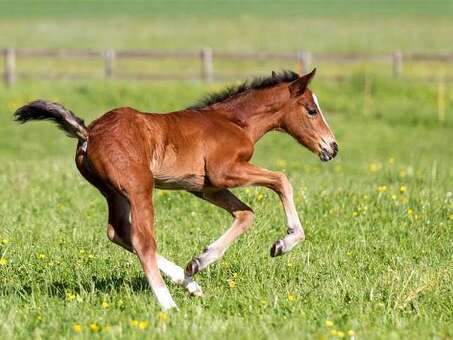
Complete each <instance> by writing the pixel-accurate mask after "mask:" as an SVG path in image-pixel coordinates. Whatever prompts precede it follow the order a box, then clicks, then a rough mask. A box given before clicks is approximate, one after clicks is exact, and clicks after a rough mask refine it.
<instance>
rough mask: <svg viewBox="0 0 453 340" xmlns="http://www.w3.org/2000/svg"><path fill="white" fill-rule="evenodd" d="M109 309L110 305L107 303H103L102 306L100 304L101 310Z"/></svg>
mask: <svg viewBox="0 0 453 340" xmlns="http://www.w3.org/2000/svg"><path fill="white" fill-rule="evenodd" d="M109 307H110V305H109V304H108V303H107V302H105V301H104V302H102V304H101V308H102V309H107V308H109Z"/></svg>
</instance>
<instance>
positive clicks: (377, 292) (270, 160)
mask: <svg viewBox="0 0 453 340" xmlns="http://www.w3.org/2000/svg"><path fill="white" fill-rule="evenodd" d="M360 83H361V80H360V79H359V78H357V79H355V78H354V79H352V80H350V81H345V82H343V83H341V87H339V85H338V84H332V83H330V82H326V81H322V79H321V80H320V81H318V82H314V84H313V85H314V86H315V89H316V92H317V94H318V97H319V99H320V101H321V106H322V107H323V108H324V110H325V111H326V112H327V118H328V120H329V123H330V125H331V127H332V129H333V130H334V131H335V133H336V135H337V139H338V141H339V144H340V154H339V156H338V157H337V159H335V160H334V161H332V162H330V163H325V164H324V163H320V162H319V160H318V159H317V157H316V156H314V155H312V154H310V153H309V152H308V151H306V150H304V149H303V148H302V147H301V146H299V145H297V143H296V142H295V141H293V140H291V139H290V138H289V137H287V136H284V135H281V134H270V135H269V136H266V137H265V138H264V139H263V140H262V141H260V143H259V144H258V146H257V152H256V156H255V158H254V162H255V163H258V164H261V165H263V166H265V167H268V168H270V169H276V170H281V171H285V172H286V173H287V174H288V176H289V178H290V180H291V181H292V182H293V184H294V188H295V199H296V204H297V207H298V210H299V211H300V213H301V216H302V219H303V221H304V223H305V229H306V234H307V241H306V242H305V243H304V244H302V245H300V246H298V247H297V248H296V249H294V250H293V252H291V253H290V254H287V255H286V256H283V257H280V258H276V259H273V258H270V257H269V255H268V253H269V248H270V246H271V245H272V243H273V242H274V241H275V240H276V239H277V238H279V237H281V236H282V235H283V234H284V233H285V224H284V223H285V221H284V218H283V212H282V209H281V207H280V203H279V201H278V199H277V198H276V197H275V195H274V194H272V193H271V192H269V191H267V190H264V189H255V188H250V189H241V190H239V189H238V190H236V192H237V193H238V195H239V196H240V197H241V198H242V199H243V200H244V201H246V202H247V203H248V204H250V205H251V206H252V207H253V208H254V209H255V211H256V214H257V218H256V222H255V226H254V228H252V230H251V231H250V232H249V233H248V234H246V235H245V236H243V237H242V238H241V239H239V240H238V242H237V243H236V244H235V245H234V246H233V247H232V248H231V249H230V251H229V252H227V254H226V256H225V258H224V259H223V260H222V261H221V262H220V263H218V264H216V265H213V266H212V267H211V268H210V269H208V270H207V271H205V272H203V273H201V274H200V275H198V276H197V280H198V281H199V283H200V284H201V285H202V287H203V288H204V291H205V295H206V296H205V297H204V298H203V299H193V298H189V297H188V296H186V294H185V293H184V291H183V290H182V289H181V288H180V287H176V286H174V285H173V284H171V283H169V287H170V290H171V292H172V294H173V295H174V297H175V300H176V301H177V303H178V305H179V307H180V311H179V312H174V313H170V314H169V315H163V314H159V308H158V306H157V304H156V301H155V300H154V298H153V297H152V295H151V291H150V290H149V288H148V286H147V283H146V281H145V280H144V278H143V273H142V270H141V268H140V265H139V263H138V261H137V260H136V258H135V257H134V256H133V255H131V254H128V253H126V252H125V251H123V250H122V249H120V248H119V247H117V246H115V245H113V244H112V243H110V242H109V241H108V240H107V237H106V236H105V223H106V205H105V202H104V200H103V198H102V196H101V195H100V194H99V193H98V192H97V191H96V190H95V189H94V188H93V187H91V186H90V185H89V184H88V183H87V182H85V181H84V180H83V178H82V177H81V176H80V175H79V174H78V173H77V170H76V168H75V166H74V164H73V160H72V159H73V154H72V153H73V151H74V147H75V145H74V144H75V143H74V140H70V139H68V138H66V137H65V136H64V135H63V134H62V133H61V132H60V131H58V130H57V129H55V128H54V127H52V126H50V125H49V124H46V123H36V124H30V125H26V126H23V127H19V126H16V125H15V124H13V123H12V122H11V114H12V112H13V111H14V109H15V108H17V107H18V106H19V105H21V104H23V103H25V102H27V101H29V100H31V99H33V98H38V97H39V98H48V99H52V100H58V101H59V102H61V103H64V104H65V105H66V106H67V107H68V108H70V109H72V110H73V111H74V112H76V113H77V114H79V115H80V116H82V117H83V118H85V119H86V121H88V122H89V121H91V120H92V119H94V118H95V117H97V116H99V115H100V114H101V113H102V112H104V111H107V110H108V109H110V108H113V107H115V106H119V105H132V106H134V107H137V108H139V109H141V110H144V111H155V112H165V111H170V110H174V109H177V108H181V107H184V106H187V105H189V104H191V103H193V102H194V101H195V100H196V98H198V97H199V96H200V95H201V94H202V93H203V92H205V91H207V90H210V89H213V88H218V87H219V86H221V85H213V86H210V87H205V86H201V85H195V86H189V85H188V84H178V85H176V84H171V83H169V84H159V85H149V84H127V85H125V84H122V83H115V82H113V83H101V82H100V83H93V82H90V83H88V82H87V83H80V84H75V85H74V84H73V83H66V82H60V83H55V84H49V83H42V84H38V83H34V84H22V85H21V86H20V87H15V88H12V89H9V90H5V89H4V90H3V91H2V92H1V94H0V112H1V115H0V145H1V147H0V152H1V159H2V162H1V163H0V174H1V175H0V187H1V188H2V190H1V192H0V243H1V246H0V257H1V258H2V259H3V262H4V263H3V265H1V266H0V272H1V275H0V315H2V323H1V325H0V334H2V337H7V336H12V335H14V337H18V338H28V337H30V335H33V336H36V337H40V336H42V337H52V336H59V337H70V336H71V337H72V336H73V335H75V334H76V330H79V328H78V327H79V326H80V330H81V333H80V334H81V336H82V337H89V336H90V335H91V334H93V333H94V332H97V333H100V334H102V336H106V337H112V338H116V337H126V338H141V337H142V336H144V335H146V336H147V337H151V338H175V337H177V338H194V337H202V338H224V337H226V336H228V337H234V338H257V337H258V338H266V337H278V338H284V337H292V338H313V337H316V338H317V337H338V336H341V335H345V336H347V337H349V335H347V332H348V331H349V330H352V331H354V332H355V334H357V336H358V337H361V338H387V337H390V336H392V337H395V338H412V337H421V338H426V337H448V336H451V335H452V332H453V329H452V328H451V319H450V318H449V314H450V308H451V305H452V302H453V301H452V296H453V294H452V293H453V292H452V289H451V280H452V266H451V265H452V263H451V258H452V250H451V249H452V247H451V244H452V240H453V235H452V226H453V197H452V193H451V192H452V191H453V188H452V187H451V183H452V181H451V179H452V177H453V172H452V169H453V166H452V165H453V163H452V159H453V151H452V148H450V147H449V145H451V144H452V142H453V140H452V133H451V130H452V120H451V117H452V112H451V110H449V111H448V113H447V121H446V122H445V123H444V124H439V123H438V122H437V121H436V113H435V112H436V111H435V110H436V94H435V92H434V91H433V90H432V89H431V85H429V84H421V83H416V84H409V83H403V82H401V83H394V82H389V81H386V80H385V79H373V82H372V84H373V85H372V90H371V92H370V93H371V94H370V96H371V97H370V100H369V102H370V109H369V110H368V112H369V113H368V114H366V115H365V114H364V113H363V94H361V85H360ZM339 88H341V90H339ZM449 95H450V97H449V98H451V89H450V92H449ZM402 103H403V104H402ZM404 103H406V104H404ZM329 112H331V113H330V114H329ZM154 201H155V204H156V212H157V220H156V226H157V237H158V243H159V249H160V251H161V252H162V253H163V254H164V255H166V256H168V257H169V258H171V259H172V260H174V261H175V262H176V263H178V264H180V265H182V266H183V265H184V264H185V263H187V262H188V261H189V260H190V259H191V258H192V257H193V256H194V255H195V254H197V253H199V252H200V251H201V250H202V249H203V248H204V247H205V246H206V245H207V244H209V243H210V242H211V241H212V240H214V239H216V238H217V237H218V236H219V235H220V234H221V233H222V232H223V231H224V230H225V229H226V228H227V227H228V224H229V223H230V217H229V216H228V214H226V213H224V212H222V211H220V210H218V209H216V208H214V207H212V206H209V205H207V204H206V203H204V202H201V201H199V200H197V199H196V198H195V197H193V196H191V195H189V194H187V193H183V192H164V191H156V192H155V195H154ZM232 282H233V283H232ZM231 287H233V288H231ZM167 317H168V319H166V318H167ZM326 321H327V324H328V325H329V324H330V321H332V322H333V323H334V324H333V326H326ZM90 325H91V326H90ZM74 327H75V330H74ZM90 327H91V328H90ZM141 328H143V329H141ZM342 332H343V333H342Z"/></svg>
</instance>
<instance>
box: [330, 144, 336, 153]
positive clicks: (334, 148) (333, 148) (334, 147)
mask: <svg viewBox="0 0 453 340" xmlns="http://www.w3.org/2000/svg"><path fill="white" fill-rule="evenodd" d="M330 146H331V148H332V150H334V151H335V153H337V152H338V144H337V143H336V142H332V143H330Z"/></svg>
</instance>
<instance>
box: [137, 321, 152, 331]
mask: <svg viewBox="0 0 453 340" xmlns="http://www.w3.org/2000/svg"><path fill="white" fill-rule="evenodd" d="M148 326H149V321H148V320H142V321H140V322H139V323H138V328H139V329H141V330H142V331H143V330H145V329H147V328H148Z"/></svg>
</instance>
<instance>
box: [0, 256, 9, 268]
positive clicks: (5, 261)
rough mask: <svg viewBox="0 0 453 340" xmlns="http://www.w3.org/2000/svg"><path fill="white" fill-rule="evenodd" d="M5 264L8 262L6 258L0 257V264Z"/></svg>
mask: <svg viewBox="0 0 453 340" xmlns="http://www.w3.org/2000/svg"><path fill="white" fill-rule="evenodd" d="M7 264H8V260H7V259H5V258H4V257H2V258H1V259H0V266H2V267H4V266H6V265H7Z"/></svg>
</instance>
